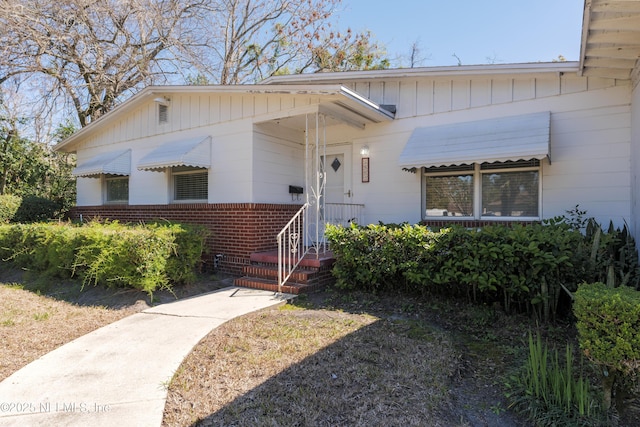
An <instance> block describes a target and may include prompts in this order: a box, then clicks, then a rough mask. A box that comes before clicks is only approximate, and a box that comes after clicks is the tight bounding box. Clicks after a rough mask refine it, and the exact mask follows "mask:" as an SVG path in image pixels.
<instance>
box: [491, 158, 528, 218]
mask: <svg viewBox="0 0 640 427" xmlns="http://www.w3.org/2000/svg"><path fill="white" fill-rule="evenodd" d="M538 179H539V174H538V171H537V170H536V171H523V172H506V171H505V172H502V171H500V172H489V173H483V174H482V216H508V217H520V216H522V217H537V216H538V215H539V213H538V212H539V211H538V189H539V185H538Z"/></svg>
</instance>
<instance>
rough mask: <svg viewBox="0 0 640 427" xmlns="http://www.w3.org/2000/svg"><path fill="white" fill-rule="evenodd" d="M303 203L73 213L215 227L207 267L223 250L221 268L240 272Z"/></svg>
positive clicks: (272, 245)
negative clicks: (254, 253)
mask: <svg viewBox="0 0 640 427" xmlns="http://www.w3.org/2000/svg"><path fill="white" fill-rule="evenodd" d="M300 207H301V206H300V205H291V204H286V205H279V204H267V203H221V204H206V203H197V204H180V205H177V204H176V205H134V206H131V205H120V206H118V205H112V206H76V207H75V208H73V209H72V210H71V212H70V213H69V217H70V218H71V219H75V220H78V219H80V218H81V217H82V219H83V220H85V221H87V220H90V219H92V218H101V219H110V220H118V221H120V222H140V221H149V220H154V219H166V220H170V221H175V222H184V223H191V224H200V225H203V226H205V227H206V228H207V229H209V230H210V231H211V236H210V237H209V238H208V239H207V242H206V243H207V246H208V247H209V250H210V252H209V254H207V255H206V256H205V259H204V261H205V268H207V269H213V260H214V258H215V256H216V254H222V255H223V257H222V259H221V260H220V262H219V264H218V271H220V272H222V273H227V274H233V275H240V274H241V271H242V266H243V265H245V264H249V256H250V255H251V253H253V252H258V251H268V250H272V249H275V248H276V247H277V242H276V237H277V235H278V233H279V232H280V230H282V228H283V227H284V226H285V225H287V223H288V222H289V220H290V219H291V218H292V217H293V215H295V213H296V212H297V211H298V210H299V209H300Z"/></svg>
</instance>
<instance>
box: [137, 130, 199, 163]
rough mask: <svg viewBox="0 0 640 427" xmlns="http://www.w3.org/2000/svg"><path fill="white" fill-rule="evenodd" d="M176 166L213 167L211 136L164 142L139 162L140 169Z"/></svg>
mask: <svg viewBox="0 0 640 427" xmlns="http://www.w3.org/2000/svg"><path fill="white" fill-rule="evenodd" d="M174 166H192V167H196V168H210V167H211V137H210V136H207V137H199V138H192V139H187V140H183V141H173V142H169V143H167V144H164V145H162V146H160V147H158V148H156V149H155V150H153V151H152V152H151V153H149V154H147V155H146V156H144V157H143V158H142V159H141V160H140V161H139V162H138V166H137V167H138V169H139V170H158V169H164V168H169V167H174Z"/></svg>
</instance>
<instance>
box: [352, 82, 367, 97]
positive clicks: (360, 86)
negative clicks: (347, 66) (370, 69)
mask: <svg viewBox="0 0 640 427" xmlns="http://www.w3.org/2000/svg"><path fill="white" fill-rule="evenodd" d="M353 90H355V91H356V92H358V93H359V94H360V95H362V96H364V97H365V98H369V99H371V93H370V83H369V82H357V83H356V84H355V85H354V86H353Z"/></svg>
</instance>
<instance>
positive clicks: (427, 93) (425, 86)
mask: <svg viewBox="0 0 640 427" xmlns="http://www.w3.org/2000/svg"><path fill="white" fill-rule="evenodd" d="M403 107H404V106H403V105H402V104H401V105H399V106H398V108H399V109H400V108H403ZM428 114H433V80H427V81H424V80H420V81H418V87H417V94H416V115H417V116H426V115H428Z"/></svg>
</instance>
